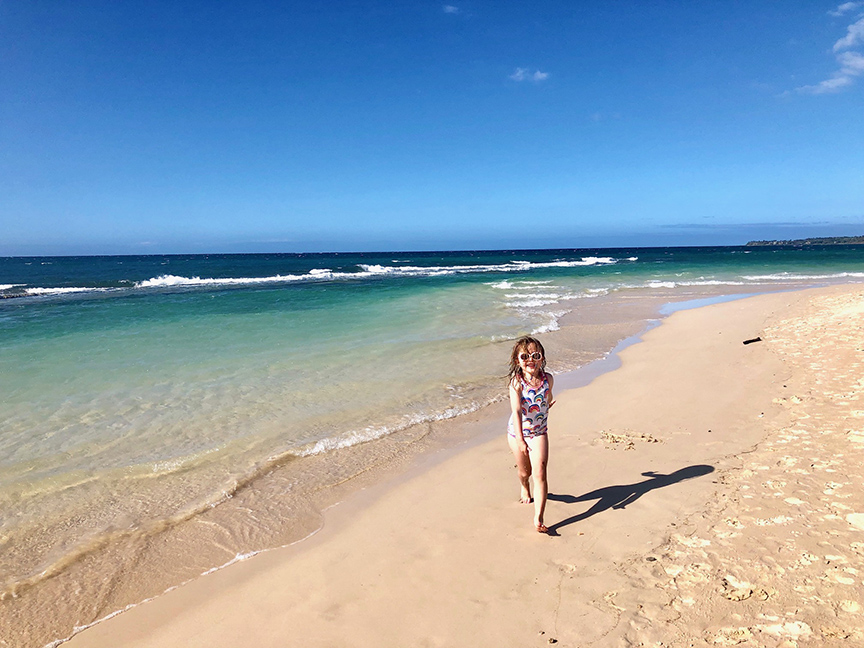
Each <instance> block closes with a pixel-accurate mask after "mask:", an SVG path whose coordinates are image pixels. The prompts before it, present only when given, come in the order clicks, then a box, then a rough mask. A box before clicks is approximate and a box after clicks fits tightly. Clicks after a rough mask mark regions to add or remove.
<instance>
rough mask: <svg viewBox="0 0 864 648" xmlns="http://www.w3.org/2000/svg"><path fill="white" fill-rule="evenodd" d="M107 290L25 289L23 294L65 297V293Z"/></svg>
mask: <svg viewBox="0 0 864 648" xmlns="http://www.w3.org/2000/svg"><path fill="white" fill-rule="evenodd" d="M106 290H108V288H77V287H69V288H25V289H24V292H25V293H26V294H28V295H33V296H37V295H65V294H67V293H78V292H104V291H106Z"/></svg>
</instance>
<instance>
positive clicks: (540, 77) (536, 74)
mask: <svg viewBox="0 0 864 648" xmlns="http://www.w3.org/2000/svg"><path fill="white" fill-rule="evenodd" d="M510 78H511V79H513V80H514V81H534V82H540V81H545V80H546V79H548V78H549V73H548V72H541V71H540V70H534V71H533V72H532V71H531V70H530V69H528V68H521V67H520V68H516V69H515V70H514V71H513V74H511V75H510Z"/></svg>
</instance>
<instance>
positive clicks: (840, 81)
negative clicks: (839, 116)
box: [796, 2, 864, 94]
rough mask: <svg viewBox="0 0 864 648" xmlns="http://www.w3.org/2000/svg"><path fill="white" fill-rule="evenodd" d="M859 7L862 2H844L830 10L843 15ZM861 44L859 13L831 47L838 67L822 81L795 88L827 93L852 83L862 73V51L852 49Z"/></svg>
mask: <svg viewBox="0 0 864 648" xmlns="http://www.w3.org/2000/svg"><path fill="white" fill-rule="evenodd" d="M859 7H864V2H846V3H844V4H841V5H840V6H839V7H837V9H835V10H834V11H832V12H831V15H832V16H843V15H845V14H848V13H849V12H852V11H855V10H857V9H858V8H859ZM861 45H864V15H860V14H859V15H858V16H857V20H856V21H855V22H854V23H852V24H851V25H849V27H847V29H846V35H845V36H844V37H843V38H841V39H840V40H838V41H837V42H836V43H834V47H833V48H832V51H833V52H834V55H835V56H836V58H837V63H838V64H839V65H840V68H839V69H838V70H836V71H835V72H834V73H833V74H832V75H831V76H830V77H829V78H827V79H825V80H824V81H820V82H819V83H816V84H814V85H805V86H801V87H800V88H796V90H797V91H798V92H802V93H806V94H829V93H832V92H840V91H841V90H842V89H843V88H845V87H847V86H850V85H852V83H853V82H854V81H855V79H856V78H858V77H859V76H861V75H862V74H864V53H862V52H857V51H854V50H856V49H858V48H859V46H861Z"/></svg>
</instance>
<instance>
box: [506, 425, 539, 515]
mask: <svg viewBox="0 0 864 648" xmlns="http://www.w3.org/2000/svg"><path fill="white" fill-rule="evenodd" d="M507 443H509V444H510V450H512V451H513V456H514V457H515V458H516V470H518V471H519V484H520V485H521V487H522V489H521V492H520V493H519V501H520V502H522V503H523V504H530V503H531V502H532V501H533V500H532V499H531V486H530V482H529V480H530V479H531V460H530V459H529V457H528V455H526V454H525V453H523V452H520V451H519V443H518V442H517V440H516V439H515V438H514V437H512V436H510V435H509V434H508V435H507ZM529 454H530V453H529Z"/></svg>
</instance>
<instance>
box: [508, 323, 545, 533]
mask: <svg viewBox="0 0 864 648" xmlns="http://www.w3.org/2000/svg"><path fill="white" fill-rule="evenodd" d="M545 369H546V352H545V351H544V350H543V345H542V344H540V341H539V340H536V339H535V338H533V337H522V338H519V339H518V340H516V344H515V345H514V346H513V351H512V352H511V353H510V373H509V378H510V407H511V409H512V410H513V413H512V414H511V415H510V422H509V424H508V425H507V441H508V442H509V444H510V449H511V450H512V451H513V456H514V457H516V468H517V469H518V470H519V483H520V484H521V485H522V492H521V495H520V498H519V499H520V501H521V502H522V503H523V504H530V503H531V502H532V501H533V502H534V527H535V528H536V529H537V531H538V532H540V533H546V532H548V531H549V529H548V528H547V527H546V525H545V524H543V512H544V511H545V509H546V495H547V491H548V485H547V483H546V463H547V461H548V459H549V441H548V438H547V436H546V417H547V414H548V412H549V408H550V407H551V406H552V404H553V402H554V401H553V400H552V384H553V382H554V381H553V378H552V376H551V375H549V374H548V373H546V370H545ZM532 476H533V477H534V498H533V499H532V498H531V486H530V484H529V481H528V480H529V478H531V477H532Z"/></svg>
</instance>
